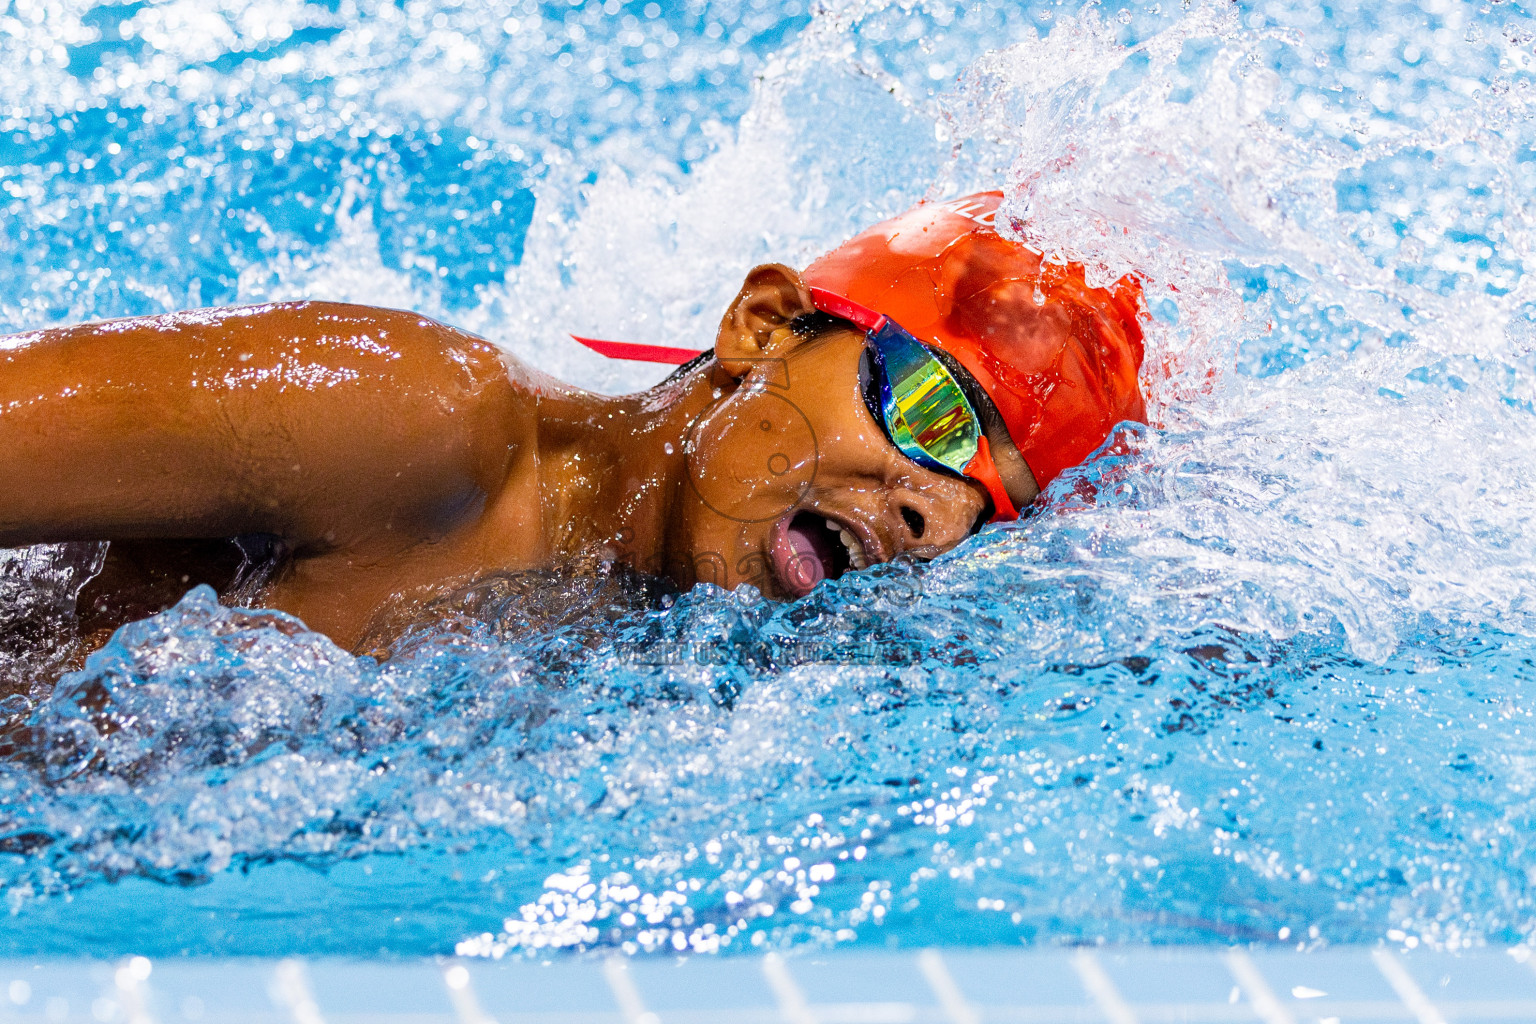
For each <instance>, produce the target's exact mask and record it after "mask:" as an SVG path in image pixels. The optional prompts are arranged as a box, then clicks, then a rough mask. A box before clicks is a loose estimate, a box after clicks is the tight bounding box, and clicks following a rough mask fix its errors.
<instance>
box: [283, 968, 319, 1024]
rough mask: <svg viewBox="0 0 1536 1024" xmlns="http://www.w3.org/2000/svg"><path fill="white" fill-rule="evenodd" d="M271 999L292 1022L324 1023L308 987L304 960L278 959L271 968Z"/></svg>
mask: <svg viewBox="0 0 1536 1024" xmlns="http://www.w3.org/2000/svg"><path fill="white" fill-rule="evenodd" d="M271 993H272V999H273V1001H274V1002H276V1003H277V1004H278V1005H279V1006H281V1007H282V1008H283V1009H285V1010H287V1011H288V1016H289V1017H291V1018H292V1019H293V1024H325V1018H324V1017H322V1016H320V1007H319V1006H318V1005H316V1004H315V996H314V993H312V992H311V991H310V988H309V971H308V970H307V969H306V968H305V967H304V961H302V960H299V959H296V958H294V957H289V958H288V959H286V960H279V961H278V962H277V966H276V967H275V968H273V970H272V988H271Z"/></svg>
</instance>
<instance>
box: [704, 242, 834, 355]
mask: <svg viewBox="0 0 1536 1024" xmlns="http://www.w3.org/2000/svg"><path fill="white" fill-rule="evenodd" d="M814 312H816V307H815V305H814V304H813V303H812V302H811V293H810V290H809V289H807V288H806V287H805V282H804V281H801V280H800V275H799V274H797V273H795V272H794V271H793V270H791V269H790V268H788V267H786V266H784V265H783V264H782V263H764V264H763V265H762V266H760V267H753V268H752V269H751V270H750V271H749V272H748V273H747V279H746V281H745V282H744V283H743V284H742V286H741V291H740V293H738V294H737V296H736V301H734V302H732V303H731V308H730V309H728V310H726V312H725V318H724V319H722V320H721V321H720V333H719V334H717V335H716V336H715V358H716V359H718V360H719V361H720V366H721V368H722V369H724V370H725V372H726V373H729V374H730V375H731V376H732V377H744V376H746V375H747V372H748V371H749V370H751V369H752V367H753V365H754V364H755V363H758V362H761V361H762V360H763V359H781V358H783V357H784V356H786V355H788V354H789V351H790V349H792V348H794V347H795V346H796V345H798V344H800V341H801V338H800V335H798V334H796V333H795V331H794V329H793V328H792V327H791V326H790V324H791V322H792V321H793V320H794V319H795V317H797V316H801V315H803V314H806V313H814Z"/></svg>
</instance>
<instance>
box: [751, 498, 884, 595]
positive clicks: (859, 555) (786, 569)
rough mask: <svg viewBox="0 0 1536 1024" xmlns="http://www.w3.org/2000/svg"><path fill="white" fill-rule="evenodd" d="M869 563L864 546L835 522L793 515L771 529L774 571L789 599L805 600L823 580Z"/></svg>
mask: <svg viewBox="0 0 1536 1024" xmlns="http://www.w3.org/2000/svg"><path fill="white" fill-rule="evenodd" d="M868 564H869V560H868V558H867V557H866V556H865V554H864V546H863V544H861V543H860V542H859V539H858V538H857V537H855V536H854V534H853V532H852V531H851V530H849V529H848V527H846V526H844V525H843V524H842V523H839V522H838V521H837V520H835V519H828V518H826V517H824V516H821V515H818V514H816V513H815V512H796V513H795V514H794V515H793V516H790V517H789V518H788V519H787V520H785V521H782V522H780V523H779V525H778V526H777V528H776V529H775V530H774V538H773V568H774V572H775V574H776V575H777V576H778V578H779V583H780V585H781V586H782V587H783V588H784V590H785V591H786V592H788V593H789V594H790V596H792V597H804V596H805V595H806V594H809V593H810V592H811V588H812V587H814V586H816V584H818V583H820V582H821V581H822V580H835V579H837V578H838V577H839V576H841V575H842V574H843V573H845V572H847V571H848V570H849V569H863V568H864V567H865V566H867V565H868Z"/></svg>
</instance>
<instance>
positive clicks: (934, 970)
mask: <svg viewBox="0 0 1536 1024" xmlns="http://www.w3.org/2000/svg"><path fill="white" fill-rule="evenodd" d="M917 967H918V970H920V971H922V972H923V977H924V978H926V979H927V980H928V987H929V988H931V989H933V994H934V995H936V996H938V998H939V1005H940V1006H941V1007H943V1008H944V1016H945V1017H947V1018H949V1024H981V1015H980V1014H979V1013H977V1012H976V1010H975V1009H974V1008H973V1007H972V1006H971V1004H970V1003H967V1002H966V1001H965V994H964V993H962V992H961V991H960V986H959V985H957V984H955V977H954V975H952V974H950V973H949V965H948V964H946V963H945V962H944V957H943V956H942V955H940V953H939V951H938V950H936V949H925V950H923V951H922V952H921V953H919V954H917Z"/></svg>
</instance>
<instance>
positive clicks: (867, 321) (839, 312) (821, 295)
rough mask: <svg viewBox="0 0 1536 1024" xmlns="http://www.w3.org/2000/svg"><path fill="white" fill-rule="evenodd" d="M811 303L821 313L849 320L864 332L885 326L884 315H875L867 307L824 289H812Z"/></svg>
mask: <svg viewBox="0 0 1536 1024" xmlns="http://www.w3.org/2000/svg"><path fill="white" fill-rule="evenodd" d="M811 302H812V303H814V304H815V306H816V308H817V309H819V310H821V311H822V312H823V313H830V314H831V315H833V316H840V317H842V318H843V319H844V320H851V321H853V322H854V323H855V324H857V325H858V326H860V327H862V328H863V329H864V330H866V331H878V330H879V329H880V328H881V327H882V326H883V325H884V324H885V315H884V314H882V313H876V312H875V311H874V310H872V309H870V308H869V307H868V306H861V305H859V304H858V303H857V302H854V301H853V300H852V299H845V298H843V297H842V296H841V295H838V294H836V293H835V292H829V291H827V290H826V289H825V288H812V289H811Z"/></svg>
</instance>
